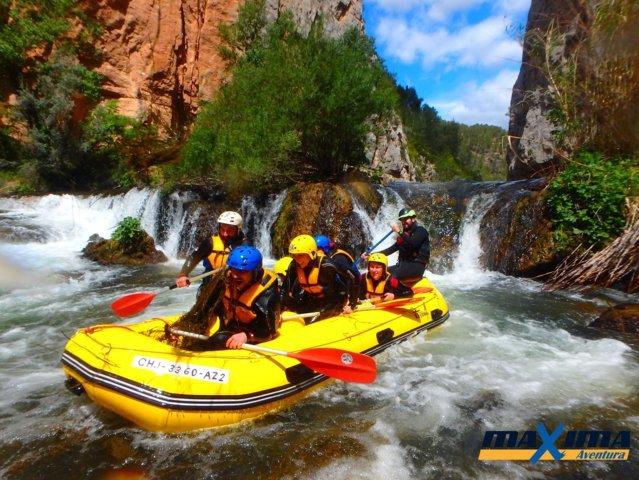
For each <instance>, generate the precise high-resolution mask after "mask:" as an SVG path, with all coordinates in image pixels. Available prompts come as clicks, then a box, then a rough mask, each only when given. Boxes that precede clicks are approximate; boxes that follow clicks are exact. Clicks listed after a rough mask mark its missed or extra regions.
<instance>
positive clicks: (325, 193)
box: [271, 183, 366, 257]
mask: <svg viewBox="0 0 639 480" xmlns="http://www.w3.org/2000/svg"><path fill="white" fill-rule="evenodd" d="M362 232H363V225H362V221H361V219H360V218H359V216H358V215H357V214H356V213H355V212H354V211H353V200H352V198H351V193H350V192H349V190H348V189H347V188H346V187H345V186H344V185H334V184H331V183H309V184H301V185H297V186H295V187H293V188H291V189H290V190H289V191H288V193H287V195H286V198H285V199H284V202H283V203H282V208H281V210H280V213H279V215H278V217H277V219H276V221H275V223H274V224H273V227H272V231H271V237H272V239H273V240H272V244H273V252H274V254H275V255H276V256H280V257H281V256H283V255H286V252H287V251H288V245H289V243H290V242H291V240H292V239H293V238H295V237H296V236H298V235H302V234H307V235H312V236H314V235H318V234H322V235H326V236H327V237H329V238H330V239H331V240H332V241H334V242H336V243H337V244H338V245H341V246H343V247H346V248H347V249H350V250H352V251H353V252H356V251H359V250H360V249H362V245H363V244H364V242H365V240H366V239H365V238H364V235H363V233H362Z"/></svg>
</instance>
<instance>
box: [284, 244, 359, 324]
mask: <svg viewBox="0 0 639 480" xmlns="http://www.w3.org/2000/svg"><path fill="white" fill-rule="evenodd" d="M281 295H282V307H283V308H285V309H287V310H291V311H293V312H297V313H307V312H315V311H318V312H320V314H319V316H318V318H317V320H321V319H323V318H326V317H330V316H332V315H336V314H338V313H340V312H341V311H342V307H343V306H344V304H345V303H346V300H347V298H348V294H347V291H346V285H345V283H344V281H343V280H342V279H341V278H340V276H339V274H338V272H337V269H336V268H335V265H333V263H332V262H331V261H330V260H329V259H328V258H327V257H325V256H320V255H318V256H317V257H316V258H315V260H312V261H311V262H310V263H309V264H308V265H307V266H306V268H304V269H300V268H298V266H297V263H295V262H294V261H293V262H291V265H290V266H289V268H288V272H287V274H286V279H285V280H284V283H283V285H282V294H281ZM313 320H315V319H313ZM311 322H312V320H309V323H311Z"/></svg>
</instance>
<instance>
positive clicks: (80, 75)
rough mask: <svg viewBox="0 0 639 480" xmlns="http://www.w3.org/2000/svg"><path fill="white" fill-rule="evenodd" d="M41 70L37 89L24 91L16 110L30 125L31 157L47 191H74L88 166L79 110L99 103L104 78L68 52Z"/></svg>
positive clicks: (26, 148)
mask: <svg viewBox="0 0 639 480" xmlns="http://www.w3.org/2000/svg"><path fill="white" fill-rule="evenodd" d="M37 72H38V76H37V81H36V83H35V85H34V87H33V88H32V89H28V88H25V89H22V90H21V91H20V92H19V97H18V103H17V105H16V110H15V114H16V116H17V117H18V119H19V120H22V121H24V122H25V124H26V125H27V129H28V134H29V138H28V141H27V143H26V145H25V150H26V154H27V156H28V157H29V158H30V159H31V160H32V161H33V162H34V165H35V169H36V172H37V174H38V177H39V180H41V181H42V182H43V183H44V185H45V186H46V187H48V188H51V189H58V188H73V187H75V186H76V183H77V181H78V180H81V176H82V173H83V172H82V171H81V170H82V167H83V166H84V165H86V163H85V162H84V155H83V152H82V149H81V148H80V143H81V141H80V137H81V133H82V127H81V124H80V123H79V122H78V121H76V120H75V119H74V117H73V112H74V110H75V109H76V108H79V107H80V105H83V104H85V103H86V104H95V103H96V102H97V100H98V99H99V98H100V95H99V91H100V76H99V75H98V74H97V73H96V72H93V71H90V70H88V69H86V68H85V67H84V66H82V65H80V64H79V63H78V62H77V60H76V59H75V58H74V57H72V56H70V55H66V54H61V55H57V56H55V57H54V59H53V61H52V62H51V63H45V64H41V65H40V66H39V67H38V70H37ZM74 177H78V178H75V179H74Z"/></svg>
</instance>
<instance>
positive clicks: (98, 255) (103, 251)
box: [82, 232, 168, 265]
mask: <svg viewBox="0 0 639 480" xmlns="http://www.w3.org/2000/svg"><path fill="white" fill-rule="evenodd" d="M82 256H83V257H85V258H88V259H89V260H93V261H95V262H98V263H99V264H100V265H148V264H153V263H162V262H166V261H167V260H168V258H167V257H166V255H164V253H162V252H161V251H159V250H157V249H156V248H155V242H154V241H153V238H151V237H150V236H149V235H148V234H147V233H146V232H143V235H142V236H141V238H140V239H139V240H138V241H137V242H135V244H133V245H122V244H120V243H119V242H117V241H115V240H106V239H104V238H102V237H100V236H99V235H97V234H95V235H92V236H91V238H89V243H87V245H86V247H84V249H83V250H82Z"/></svg>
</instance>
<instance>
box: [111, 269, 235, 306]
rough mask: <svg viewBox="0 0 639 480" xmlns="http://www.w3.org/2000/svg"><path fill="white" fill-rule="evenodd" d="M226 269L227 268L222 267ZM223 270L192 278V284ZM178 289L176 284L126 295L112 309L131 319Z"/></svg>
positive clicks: (114, 303) (113, 304)
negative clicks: (158, 298)
mask: <svg viewBox="0 0 639 480" xmlns="http://www.w3.org/2000/svg"><path fill="white" fill-rule="evenodd" d="M222 268H225V267H222ZM220 270H222V269H221V268H217V269H215V270H211V271H210V272H206V273H203V274H202V275H198V276H196V277H192V278H190V279H189V281H190V282H191V283H195V282H198V281H200V280H202V279H203V278H206V277H210V276H211V275H213V274H214V273H217V272H219V271H220ZM175 288H177V285H176V284H175V283H174V284H173V285H169V286H167V287H164V289H162V290H160V291H159V292H142V293H131V294H129V295H125V296H123V297H120V298H118V299H117V300H116V301H115V302H113V303H112V304H111V309H112V310H113V312H114V313H115V314H116V315H117V316H118V317H120V318H124V317H130V316H131V315H135V314H136V313H140V312H141V311H142V310H144V309H145V308H146V307H148V306H149V304H150V303H151V302H152V301H153V299H154V298H155V297H156V296H158V295H160V294H161V293H164V292H168V291H170V290H173V289H175Z"/></svg>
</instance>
